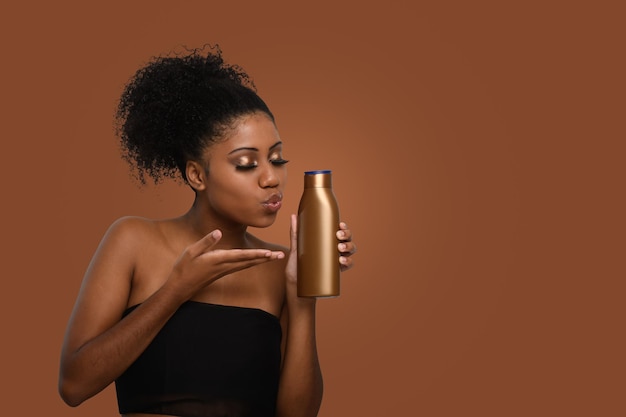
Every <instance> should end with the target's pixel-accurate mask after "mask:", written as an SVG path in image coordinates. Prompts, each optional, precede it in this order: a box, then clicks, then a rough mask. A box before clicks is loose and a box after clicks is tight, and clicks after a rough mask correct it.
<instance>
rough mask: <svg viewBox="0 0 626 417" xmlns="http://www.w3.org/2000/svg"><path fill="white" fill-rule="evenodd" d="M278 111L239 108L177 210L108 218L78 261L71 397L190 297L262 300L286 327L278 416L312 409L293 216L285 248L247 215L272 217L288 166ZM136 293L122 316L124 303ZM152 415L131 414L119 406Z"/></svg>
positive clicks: (135, 348)
mask: <svg viewBox="0 0 626 417" xmlns="http://www.w3.org/2000/svg"><path fill="white" fill-rule="evenodd" d="M284 162H285V161H284V160H283V157H282V142H281V140H280V137H279V134H278V131H277V130H276V127H275V125H274V123H273V122H272V121H271V120H270V119H269V118H268V117H267V116H266V115H264V114H262V113H255V114H252V115H247V116H244V117H242V118H240V119H239V120H238V122H237V123H236V124H235V125H234V127H233V129H232V130H231V131H230V132H229V133H228V134H227V135H226V136H225V137H224V138H223V140H221V141H219V142H218V143H214V144H212V145H211V146H209V147H208V148H207V149H206V150H205V152H204V155H203V158H202V160H201V161H189V162H188V163H187V167H186V175H187V179H188V182H189V185H190V186H191V187H192V188H193V189H194V191H195V193H196V197H195V200H194V203H193V205H192V207H191V208H190V210H189V211H188V212H187V213H185V214H184V215H182V216H181V217H178V218H173V219H167V220H149V219H144V218H139V217H125V218H122V219H119V220H118V221H116V222H115V223H113V224H112V225H111V227H110V228H109V230H108V231H107V233H106V234H105V236H104V237H103V239H102V241H101V243H100V246H99V247H98V249H97V251H96V253H95V254H94V256H93V259H92V261H91V263H90V265H89V267H88V269H87V271H86V273H85V277H84V279H83V283H82V286H81V289H80V292H79V295H78V298H77V300H76V304H75V306H74V310H73V312H72V315H71V317H70V321H69V324H68V328H67V331H66V335H65V340H64V344H63V348H62V353H61V368H60V374H59V392H60V394H61V397H62V398H63V399H64V400H65V402H67V403H68V404H69V405H72V406H76V405H79V404H80V403H82V402H83V401H85V400H87V399H88V398H90V397H92V396H94V395H95V394H97V393H98V392H100V391H101V390H103V389H104V388H105V387H107V386H108V385H109V384H111V383H112V382H114V381H115V379H116V378H117V377H118V376H120V375H121V374H122V373H123V372H124V371H125V370H126V369H127V368H128V367H129V366H130V365H131V364H132V363H133V362H134V361H135V360H136V359H137V357H138V356H139V355H140V354H141V353H142V352H143V351H144V350H145V349H146V347H147V346H148V345H149V344H150V342H151V341H152V340H153V338H154V337H155V336H156V335H157V333H158V332H159V331H160V330H161V328H162V327H163V326H164V325H165V323H166V322H167V321H168V320H169V318H170V317H171V316H172V315H173V314H174V313H175V312H176V310H177V309H178V308H179V307H180V306H181V305H182V304H183V303H184V302H186V301H188V300H194V301H200V302H207V303H214V304H223V305H234V306H240V307H250V308H259V309H262V310H264V311H267V312H268V313H271V314H273V315H275V316H276V317H278V318H279V319H280V322H281V326H282V328H283V342H282V350H283V356H282V357H283V363H282V369H281V376H280V381H279V392H278V402H277V416H289V417H295V416H315V415H317V412H318V410H319V407H320V404H321V399H322V391H323V384H322V375H321V371H320V366H319V362H318V357H317V351H316V341H315V304H316V301H315V299H314V298H300V297H298V296H297V294H296V282H297V264H296V263H297V257H296V251H297V247H296V242H297V239H296V236H297V235H296V233H297V230H296V229H297V218H296V216H295V215H291V231H290V242H291V243H290V248H289V249H287V248H284V247H281V246H278V245H274V244H270V243H267V242H263V241H261V240H260V239H258V238H256V237H254V236H252V235H251V234H249V233H248V232H247V227H248V226H253V227H267V226H270V225H271V224H273V223H274V221H275V219H276V215H277V208H279V207H276V206H277V204H278V205H279V204H280V203H277V201H279V200H280V199H282V193H283V189H284V185H285V181H286V178H287V172H286V167H285V165H284ZM337 238H338V257H339V262H340V264H341V269H342V271H345V270H347V269H350V268H351V267H352V266H353V260H352V258H351V255H352V254H354V253H355V252H356V246H355V245H354V243H352V233H351V231H350V230H349V229H348V228H347V226H346V225H345V223H341V224H340V225H339V230H338V232H337ZM135 305H139V306H138V307H137V308H136V309H135V310H134V311H133V312H131V313H130V314H128V315H127V316H126V317H125V318H124V319H122V314H123V312H124V311H125V310H126V309H127V308H128V307H131V306H135ZM141 416H146V417H150V416H152V417H153V416H154V414H151V415H147V414H146V415H144V414H128V415H126V416H125V417H141Z"/></svg>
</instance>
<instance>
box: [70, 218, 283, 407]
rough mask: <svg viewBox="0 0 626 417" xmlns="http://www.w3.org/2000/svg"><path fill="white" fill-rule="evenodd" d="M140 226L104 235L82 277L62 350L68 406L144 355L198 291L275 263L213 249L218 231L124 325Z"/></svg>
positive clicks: (123, 224) (267, 254) (120, 226)
mask: <svg viewBox="0 0 626 417" xmlns="http://www.w3.org/2000/svg"><path fill="white" fill-rule="evenodd" d="M142 222H143V221H142V220H138V219H121V220H119V221H117V222H116V223H114V224H113V225H112V226H111V228H110V229H109V230H108V231H107V233H106V234H105V236H104V238H103V239H102V242H101V243H100V246H99V247H98V250H97V251H96V253H95V255H94V257H93V259H92V261H91V263H90V265H89V268H88V269H87V272H86V274H85V277H84V280H83V283H82V286H81V289H80V292H79V295H78V298H77V300H76V304H75V306H74V309H73V311H72V315H71V317H70V320H69V324H68V328H67V331H66V334H65V340H64V343H63V348H62V352H61V367H60V372H59V393H60V395H61V397H62V398H63V400H64V401H65V402H66V403H67V404H68V405H71V406H77V405H79V404H80V403H82V402H83V401H85V400H86V399H88V398H90V397H92V396H93V395H95V394H97V393H98V392H100V391H101V390H103V389H104V388H105V387H107V386H108V385H109V384H110V383H111V382H113V381H114V380H115V379H117V377H119V376H120V375H121V374H122V373H123V372H124V371H125V370H126V369H127V368H128V367H129V366H130V365H131V364H132V363H133V362H134V361H135V360H136V359H137V357H138V356H139V355H140V354H141V353H142V352H143V351H144V350H145V349H146V347H147V346H148V344H149V343H150V342H151V341H152V340H153V339H154V337H155V336H156V335H157V333H158V332H159V331H160V330H161V328H162V327H163V326H164V325H165V323H166V322H167V320H168V319H169V318H170V317H171V316H172V315H173V314H174V312H175V311H176V310H177V309H178V307H179V306H180V305H181V304H182V303H183V302H185V301H186V300H188V299H189V298H191V297H192V296H193V295H194V294H195V293H196V292H197V291H198V290H199V289H201V288H203V287H204V286H206V285H208V284H210V283H211V282H213V281H214V280H216V279H218V278H220V277H222V276H224V275H227V274H228V273H231V272H234V271H236V270H240V269H244V268H248V267H250V266H254V265H257V264H259V263H262V262H267V261H270V260H273V259H279V258H280V257H282V256H283V254H282V252H280V253H277V252H271V251H269V250H264V249H249V250H212V249H211V248H212V246H213V245H214V244H215V243H216V242H217V241H219V239H220V237H221V234H220V232H219V231H214V232H212V233H209V234H208V235H206V236H205V237H204V238H202V239H200V240H199V241H197V242H196V243H194V244H192V245H191V246H189V247H188V248H187V249H186V250H185V251H184V252H183V253H182V254H181V256H180V257H179V259H178V260H177V262H176V263H175V265H174V266H173V268H172V271H171V274H170V276H169V278H168V280H167V281H166V283H165V284H164V285H163V286H162V287H161V288H160V289H159V290H157V291H156V292H155V293H154V294H152V295H151V296H150V297H148V298H147V299H146V300H145V301H143V302H142V303H141V305H140V306H139V307H137V308H136V309H135V310H134V311H133V312H132V313H130V314H129V315H128V316H126V317H125V318H124V319H123V320H122V319H121V318H122V313H123V312H124V310H125V309H126V307H127V302H128V297H129V295H130V290H131V280H132V276H133V270H134V266H135V259H136V258H137V256H136V255H137V253H138V251H139V250H141V244H142V236H146V234H145V233H143V232H142V227H145V223H144V224H142Z"/></svg>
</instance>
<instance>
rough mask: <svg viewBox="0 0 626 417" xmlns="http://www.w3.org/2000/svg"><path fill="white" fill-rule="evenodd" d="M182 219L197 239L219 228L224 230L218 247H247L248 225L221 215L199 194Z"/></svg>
mask: <svg viewBox="0 0 626 417" xmlns="http://www.w3.org/2000/svg"><path fill="white" fill-rule="evenodd" d="M180 219H181V221H182V222H183V224H185V225H186V227H187V228H188V229H189V231H190V233H192V234H193V237H194V239H195V240H199V239H201V238H203V237H204V236H206V235H207V234H209V233H210V232H212V231H213V230H216V229H219V230H220V231H221V232H222V238H221V239H220V241H219V242H218V243H217V245H216V246H215V247H216V248H245V247H247V244H248V233H247V229H248V227H247V226H246V225H243V224H240V223H235V222H232V221H230V220H227V219H224V218H223V217H221V216H219V215H218V214H216V213H215V212H214V211H213V210H211V209H210V208H209V207H208V204H206V203H204V202H203V201H202V200H201V199H199V198H198V196H197V195H196V198H195V200H194V202H193V205H192V206H191V208H190V209H189V211H188V212H187V213H185V214H184V215H183V216H182V217H181V218H180Z"/></svg>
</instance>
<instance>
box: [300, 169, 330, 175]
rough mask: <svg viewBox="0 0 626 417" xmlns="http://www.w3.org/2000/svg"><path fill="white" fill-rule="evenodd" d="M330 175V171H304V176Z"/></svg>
mask: <svg viewBox="0 0 626 417" xmlns="http://www.w3.org/2000/svg"><path fill="white" fill-rule="evenodd" d="M330 173H331V170H330V169H321V170H317V171H304V174H305V175H315V174H330Z"/></svg>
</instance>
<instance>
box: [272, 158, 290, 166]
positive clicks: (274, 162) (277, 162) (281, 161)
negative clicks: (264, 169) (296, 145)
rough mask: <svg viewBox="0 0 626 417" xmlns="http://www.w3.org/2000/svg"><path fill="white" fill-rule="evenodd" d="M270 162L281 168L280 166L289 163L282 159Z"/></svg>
mask: <svg viewBox="0 0 626 417" xmlns="http://www.w3.org/2000/svg"><path fill="white" fill-rule="evenodd" d="M270 162H271V163H272V165H277V166H280V165H285V164H286V163H287V162H289V161H287V160H286V159H282V158H280V159H271V160H270Z"/></svg>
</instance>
